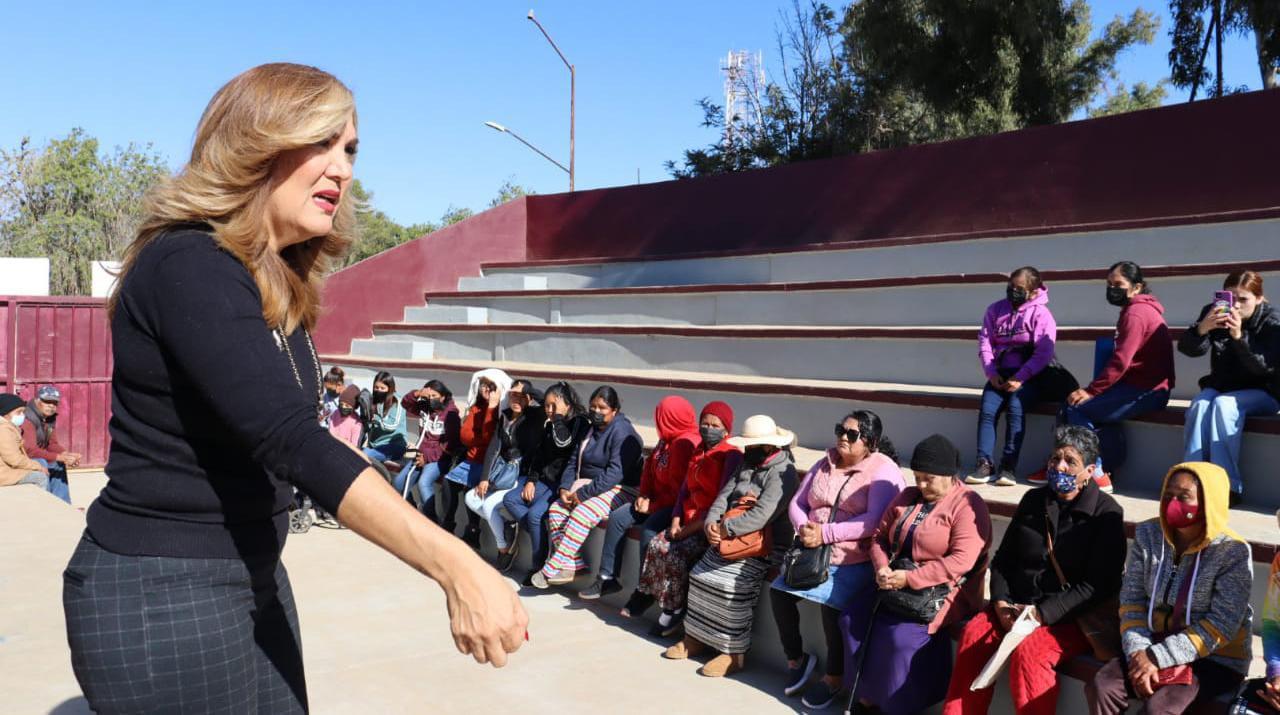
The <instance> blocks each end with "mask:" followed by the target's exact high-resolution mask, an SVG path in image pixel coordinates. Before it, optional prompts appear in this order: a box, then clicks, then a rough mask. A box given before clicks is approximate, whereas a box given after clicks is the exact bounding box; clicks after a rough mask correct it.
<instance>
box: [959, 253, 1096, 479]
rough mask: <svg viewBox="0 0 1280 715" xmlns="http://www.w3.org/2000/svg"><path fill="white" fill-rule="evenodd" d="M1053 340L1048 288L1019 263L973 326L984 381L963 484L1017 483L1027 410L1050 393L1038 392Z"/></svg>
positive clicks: (1055, 331)
mask: <svg viewBox="0 0 1280 715" xmlns="http://www.w3.org/2000/svg"><path fill="white" fill-rule="evenodd" d="M1057 340H1058V323H1057V321H1056V320H1054V318H1053V313H1052V312H1050V311H1049V287H1048V286H1046V285H1044V284H1043V283H1042V282H1041V279H1040V271H1038V270H1036V269H1035V268H1032V267H1031V266H1024V267H1022V268H1019V269H1018V270H1016V271H1014V272H1013V273H1011V274H1009V285H1008V287H1007V288H1006V289H1005V299H1004V300H998V301H996V302H994V303H992V304H991V305H990V306H989V307H988V308H987V313H986V315H985V316H984V317H983V318H982V328H981V329H980V330H979V331H978V358H979V359H980V360H981V362H982V372H983V374H984V375H985V376H986V378H987V381H986V382H985V383H984V384H983V385H982V403H981V405H980V407H979V410H978V462H977V465H978V466H977V469H976V471H975V472H974V473H973V474H971V475H969V477H968V478H967V479H965V481H966V482H968V483H969V484H986V483H987V482H990V481H992V479H994V480H995V484H996V485H997V486H1002V487H1007V486H1013V485H1014V484H1017V483H1018V479H1017V471H1018V457H1019V455H1021V453H1022V438H1023V435H1024V434H1025V433H1026V414H1027V411H1028V410H1030V409H1031V408H1032V407H1034V406H1035V405H1036V403H1037V402H1039V401H1040V400H1042V399H1045V398H1046V397H1051V398H1052V397H1053V396H1047V395H1045V394H1044V392H1045V390H1044V389H1043V387H1044V386H1043V384H1042V383H1043V379H1041V378H1042V376H1043V375H1045V372H1044V371H1045V368H1047V367H1048V366H1049V365H1050V364H1051V363H1052V362H1053V358H1054V348H1055V346H1056V344H1057ZM1075 387H1079V385H1075ZM1062 397H1063V395H1062V394H1059V395H1057V396H1056V398H1057V399H1061V398H1062ZM1001 412H1003V413H1005V433H1004V434H1005V436H1004V452H1003V454H1002V455H1001V457H1000V463H999V465H998V466H997V465H996V463H995V461H994V455H995V451H996V422H997V421H999V419H1000V413H1001Z"/></svg>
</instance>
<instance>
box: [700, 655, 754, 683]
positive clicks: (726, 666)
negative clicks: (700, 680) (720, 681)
mask: <svg viewBox="0 0 1280 715" xmlns="http://www.w3.org/2000/svg"><path fill="white" fill-rule="evenodd" d="M746 663H747V654H746V653H721V654H720V655H717V656H716V657H714V658H712V659H711V660H709V661H707V664H706V665H704V666H702V667H701V668H699V669H698V675H703V676H706V677H708V678H723V677H724V676H726V675H733V674H734V673H736V672H738V671H739V670H742V668H743V666H745V665H746Z"/></svg>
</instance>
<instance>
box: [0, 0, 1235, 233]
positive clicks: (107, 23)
mask: <svg viewBox="0 0 1280 715" xmlns="http://www.w3.org/2000/svg"><path fill="white" fill-rule="evenodd" d="M531 2H532V3H533V5H532V6H533V7H534V9H535V10H536V12H537V15H538V17H539V19H540V20H541V21H542V23H543V24H544V25H545V26H546V27H547V29H548V31H549V32H550V33H551V34H552V37H554V38H555V39H556V42H557V43H559V45H560V47H561V49H562V50H563V51H564V52H565V54H566V55H567V56H568V57H569V59H570V61H572V62H574V63H575V65H576V66H577V75H578V126H577V184H578V188H579V189H585V188H597V187H603V186H615V185H619V184H629V183H634V182H635V181H636V175H637V170H638V171H639V178H640V180H641V181H645V182H650V181H657V180H662V179H665V178H667V174H666V172H665V170H664V169H663V162H665V161H666V160H668V159H676V158H678V157H679V156H680V155H681V151H682V150H684V149H686V148H689V147H694V146H702V145H705V144H707V143H709V142H711V141H713V140H714V138H715V137H714V134H713V132H712V131H711V130H708V129H704V128H702V127H700V126H699V122H700V120H701V118H702V117H701V114H700V112H699V110H698V108H697V106H696V104H695V102H696V100H697V99H698V98H700V97H703V96H710V97H712V98H713V99H716V100H717V101H719V99H720V98H721V97H722V91H723V90H722V78H721V74H720V71H719V63H720V60H721V58H723V57H724V55H725V53H726V52H727V51H728V50H730V49H748V50H752V51H755V50H763V51H764V54H765V60H766V65H768V66H769V68H770V69H773V67H774V66H775V64H776V54H777V53H776V50H775V46H776V43H775V39H774V37H775V28H776V26H777V24H778V13H779V10H780V9H783V8H789V7H790V0H737V1H736V2H730V1H724V0H695V1H693V2H690V1H689V0H682V1H679V2H672V1H670V0H650V1H649V2H644V3H636V2H626V3H622V2H609V1H597V2H567V1H560V2H536V0H520V1H519V2H511V1H508V0H487V1H486V2H451V3H444V2H421V3H410V2H375V1H370V2H364V3H359V4H356V3H351V4H345V5H344V4H316V3H298V2H279V3H261V2H245V1H244V0H229V1H227V2H220V3H188V2H173V3H163V4H162V3H152V2H120V1H117V2H65V3H64V2H35V3H21V4H18V3H8V4H6V7H5V9H4V16H5V22H4V23H3V25H2V26H0V47H4V48H5V55H6V57H7V61H6V63H5V67H4V68H3V69H0V97H2V98H3V105H0V147H6V148H12V147H13V146H15V145H16V144H17V143H18V141H19V139H20V138H21V137H23V136H31V137H32V138H33V139H34V140H35V141H36V142H38V143H42V142H43V141H45V140H47V139H49V138H52V137H57V136H63V135H65V134H66V133H67V131H68V130H70V129H71V128H72V127H75V126H81V127H84V128H85V130H86V131H87V132H88V133H89V134H91V135H93V136H96V137H98V138H99V139H100V140H102V142H103V144H104V145H106V146H113V145H122V144H126V143H128V142H130V141H133V142H139V143H146V142H151V143H152V144H153V145H154V146H155V148H156V149H157V150H158V151H159V152H160V153H161V154H163V155H164V156H165V157H166V158H167V159H168V160H169V161H170V162H171V163H172V164H173V165H174V166H175V168H176V167H177V165H179V164H180V163H181V162H182V161H183V160H184V159H185V157H186V155H187V153H188V152H189V151H190V142H191V137H192V132H193V130H194V128H195V123H196V120H197V119H198V118H199V116H200V112H201V111H202V110H203V108H204V105H205V103H206V102H207V101H208V100H209V98H210V97H211V96H212V94H213V92H214V91H216V90H217V88H218V87H219V86H221V85H222V84H223V83H224V82H225V81H226V80H228V79H230V78H231V77H232V76H234V75H235V74H237V73H238V72H240V71H242V70H244V69H247V68H248V67H251V66H253V65H256V64H260V63H263V62H270V61H285V60H287V61H293V62H303V63H307V64H314V65H317V66H319V67H322V68H324V69H327V70H329V71H331V72H333V73H334V74H336V75H337V76H338V77H340V78H341V79H342V80H343V81H345V82H346V83H347V84H348V85H349V86H350V87H351V88H352V89H353V90H354V91H355V93H356V99H357V104H358V106H359V111H360V134H361V141H360V159H359V162H358V164H357V167H356V173H357V176H358V177H359V178H360V179H361V180H362V181H363V183H364V184H365V186H366V187H367V188H368V189H370V190H371V191H373V192H374V194H375V204H376V205H377V207H378V208H381V209H382V210H384V211H386V212H387V213H388V214H389V215H390V216H391V217H392V218H393V219H395V220H397V221H399V222H401V223H406V224H407V223H413V222H419V221H429V220H435V219H437V218H439V216H440V215H441V214H442V213H444V211H445V210H446V209H447V208H448V207H450V206H466V207H470V208H474V209H481V208H483V207H484V206H485V205H486V204H487V202H488V201H489V199H490V198H492V197H493V195H494V194H495V193H496V191H497V189H498V187H499V186H500V185H501V184H502V183H503V182H504V181H506V180H508V179H512V180H514V181H515V182H517V183H519V184H522V185H524V186H527V187H529V188H531V189H533V190H535V191H537V192H539V193H552V192H557V191H564V190H566V189H567V186H568V182H567V179H566V177H565V175H564V173H563V172H561V171H560V170H559V169H557V168H555V167H554V166H552V165H551V164H549V163H547V162H546V161H545V160H544V159H542V158H540V157H538V156H537V155H536V154H533V153H532V152H530V151H529V150H528V149H526V148H524V147H523V146H521V145H520V144H518V143H517V142H515V141H514V140H513V139H511V138H510V137H508V136H504V135H501V134H499V133H497V132H495V131H493V130H491V129H488V128H486V127H485V126H484V125H483V122H485V121H486V120H493V121H497V122H499V123H502V124H505V125H507V126H509V127H511V128H512V129H514V130H516V131H518V132H519V133H520V134H521V135H522V136H524V137H525V138H526V139H528V140H529V141H531V142H533V143H534V144H536V145H538V146H539V147H540V148H541V149H543V150H544V151H546V152H547V153H549V154H551V155H552V156H555V157H557V158H558V159H560V160H561V161H562V162H564V163H567V162H568V146H569V140H568V109H569V106H568V105H569V81H568V80H569V78H568V71H567V70H566V69H565V68H564V66H563V65H562V64H561V63H560V60H559V58H557V57H556V55H555V53H554V52H553V51H552V50H551V47H550V46H549V45H547V43H546V41H545V40H544V39H543V37H542V35H541V34H540V33H539V32H538V31H537V28H536V27H535V26H534V25H533V23H531V22H529V21H528V20H526V19H525V14H526V12H527V11H528V10H529V8H530V3H531ZM835 4H841V3H835ZM1092 5H1093V7H1094V25H1095V30H1097V29H1098V28H1101V27H1102V26H1103V25H1104V24H1105V22H1106V21H1107V20H1109V19H1110V18H1112V17H1113V16H1115V15H1116V14H1121V13H1123V14H1128V13H1129V12H1132V11H1133V9H1134V8H1136V7H1138V6H1142V7H1145V8H1147V9H1148V10H1151V11H1155V12H1158V13H1159V14H1160V15H1161V16H1162V17H1163V18H1164V23H1163V25H1162V27H1161V30H1160V32H1159V34H1158V37H1157V40H1156V42H1155V43H1154V44H1153V45H1151V46H1149V47H1143V48H1138V49H1137V50H1133V51H1131V52H1129V53H1128V54H1126V55H1125V56H1124V57H1123V58H1122V61H1121V64H1120V72H1121V76H1122V79H1123V80H1124V81H1126V82H1129V83H1132V82H1134V81H1138V80H1146V81H1148V82H1154V81H1156V80H1158V79H1160V78H1161V77H1164V76H1167V74H1168V66H1167V61H1166V54H1167V52H1168V47H1169V40H1168V8H1167V5H1166V3H1165V2H1164V0H1093V2H1092ZM1225 54H1226V57H1227V67H1226V72H1225V75H1226V78H1227V82H1228V84H1230V85H1233V86H1234V85H1247V86H1249V87H1251V88H1255V89H1256V88H1257V87H1259V86H1260V81H1259V77H1258V70H1257V64H1256V61H1255V59H1254V52H1253V40H1252V37H1248V38H1233V39H1231V40H1230V41H1229V42H1228V45H1227V50H1226V53H1225ZM1169 99H1170V101H1182V100H1184V99H1185V95H1184V94H1183V93H1177V92H1174V93H1171V95H1170V98H1169Z"/></svg>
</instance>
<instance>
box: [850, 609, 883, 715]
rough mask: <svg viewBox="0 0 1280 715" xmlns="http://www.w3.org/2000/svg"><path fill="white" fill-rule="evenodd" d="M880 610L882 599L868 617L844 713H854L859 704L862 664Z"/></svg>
mask: <svg viewBox="0 0 1280 715" xmlns="http://www.w3.org/2000/svg"><path fill="white" fill-rule="evenodd" d="M879 610H880V599H879V598H876V603H875V605H874V606H872V607H871V616H870V617H868V618H867V632H866V633H864V634H862V643H861V644H860V645H859V646H858V664H857V669H856V670H854V671H853V686H852V687H850V688H849V702H848V703H847V704H846V705H845V706H844V715H852V713H853V708H854V706H855V705H857V704H858V681H860V680H862V664H863V662H865V661H866V659H867V645H868V643H869V642H870V640H871V629H872V628H874V627H875V625H876V613H877V612H879Z"/></svg>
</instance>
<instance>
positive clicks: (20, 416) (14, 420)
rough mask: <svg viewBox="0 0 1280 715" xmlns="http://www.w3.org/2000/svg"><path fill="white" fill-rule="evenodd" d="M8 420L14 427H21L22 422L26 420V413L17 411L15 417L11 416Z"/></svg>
mask: <svg viewBox="0 0 1280 715" xmlns="http://www.w3.org/2000/svg"><path fill="white" fill-rule="evenodd" d="M9 421H10V422H12V423H13V426H14V427H18V428H21V427H22V424H23V423H24V422H26V421H27V415H26V414H25V413H22V412H19V413H18V416H17V417H13V418H11V419H10V420H9Z"/></svg>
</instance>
